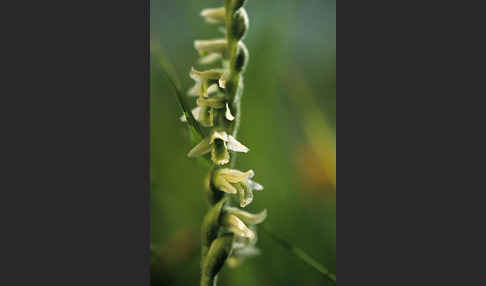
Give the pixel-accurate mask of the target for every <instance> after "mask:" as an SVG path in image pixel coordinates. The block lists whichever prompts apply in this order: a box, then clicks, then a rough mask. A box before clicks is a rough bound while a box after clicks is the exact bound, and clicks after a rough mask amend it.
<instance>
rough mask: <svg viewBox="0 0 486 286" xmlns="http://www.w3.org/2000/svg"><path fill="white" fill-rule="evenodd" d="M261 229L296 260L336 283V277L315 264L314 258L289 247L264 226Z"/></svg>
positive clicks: (291, 246)
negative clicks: (295, 257)
mask: <svg viewBox="0 0 486 286" xmlns="http://www.w3.org/2000/svg"><path fill="white" fill-rule="evenodd" d="M261 229H262V230H263V232H265V233H266V234H268V236H270V238H272V239H273V240H274V241H275V242H277V243H278V244H280V245H281V246H282V247H284V248H285V249H287V250H288V251H290V252H291V253H292V254H294V255H295V256H297V258H299V259H300V260H302V261H303V262H305V263H306V264H307V265H309V266H310V267H312V268H314V269H315V270H317V271H318V272H319V273H321V274H322V275H323V276H324V277H326V278H327V279H329V280H331V281H332V282H334V283H336V275H334V274H333V273H331V272H329V270H328V269H327V268H326V267H324V266H323V265H322V264H320V263H319V262H317V261H316V260H315V259H314V258H312V257H311V256H310V255H308V254H307V253H305V252H304V251H303V250H302V249H300V248H298V247H295V246H293V245H291V244H290V243H289V242H287V241H285V240H284V239H282V238H280V237H278V236H277V235H276V234H274V233H273V232H271V231H269V230H268V227H266V226H261Z"/></svg>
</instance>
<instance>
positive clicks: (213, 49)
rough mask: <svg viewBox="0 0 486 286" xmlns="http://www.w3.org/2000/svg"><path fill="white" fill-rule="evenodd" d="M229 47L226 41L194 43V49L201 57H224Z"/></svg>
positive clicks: (214, 40)
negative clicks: (216, 55) (217, 55)
mask: <svg viewBox="0 0 486 286" xmlns="http://www.w3.org/2000/svg"><path fill="white" fill-rule="evenodd" d="M227 47H228V41H227V40H226V39H211V40H196V41H194V48H195V49H196V50H197V51H198V52H199V55H201V56H204V55H207V54H212V53H215V54H220V55H223V54H224V53H225V51H226V49H227Z"/></svg>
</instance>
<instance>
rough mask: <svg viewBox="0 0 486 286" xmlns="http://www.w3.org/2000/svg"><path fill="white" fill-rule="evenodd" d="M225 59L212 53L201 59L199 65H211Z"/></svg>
mask: <svg viewBox="0 0 486 286" xmlns="http://www.w3.org/2000/svg"><path fill="white" fill-rule="evenodd" d="M221 59H223V56H222V55H221V54H217V53H211V54H208V55H206V56H204V57H202V58H200V59H199V63H200V64H202V65H210V64H213V63H215V62H217V61H219V60H221Z"/></svg>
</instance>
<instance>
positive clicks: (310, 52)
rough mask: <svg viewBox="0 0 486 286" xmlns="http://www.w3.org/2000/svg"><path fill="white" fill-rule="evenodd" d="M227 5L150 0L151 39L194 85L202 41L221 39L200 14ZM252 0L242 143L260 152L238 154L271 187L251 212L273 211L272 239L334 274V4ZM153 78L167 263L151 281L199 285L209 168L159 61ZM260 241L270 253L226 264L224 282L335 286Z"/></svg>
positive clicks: (156, 221) (185, 82) (156, 220)
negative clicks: (200, 160)
mask: <svg viewBox="0 0 486 286" xmlns="http://www.w3.org/2000/svg"><path fill="white" fill-rule="evenodd" d="M222 2H223V1H222V0H211V1H210V0H208V1H200V0H187V1H160V0H153V1H152V4H151V5H152V7H151V13H152V14H151V32H152V42H154V43H156V44H157V45H160V46H161V47H162V48H163V49H164V50H166V52H167V55H168V56H169V57H170V59H171V61H172V62H173V64H174V66H175V72H176V73H177V74H178V76H179V77H180V80H181V85H182V87H183V88H184V89H186V90H187V88H189V87H190V86H191V85H192V80H191V79H190V78H189V77H188V75H187V74H188V72H189V69H190V67H191V66H192V65H195V63H196V60H197V54H196V51H195V50H194V48H193V40H195V39H203V38H212V37H219V36H220V34H219V32H217V31H216V29H215V26H210V25H206V24H204V23H203V22H204V21H203V19H202V18H201V17H199V12H200V10H201V9H202V8H205V7H217V6H219V5H221V3H222ZM247 2H248V3H247V6H246V7H247V11H248V14H249V16H250V30H249V33H248V36H247V38H246V39H245V43H246V44H247V46H248V49H249V51H250V61H249V65H248V69H247V72H246V73H245V93H244V97H243V100H242V124H241V128H240V132H239V135H238V138H239V139H241V142H242V143H244V144H245V145H247V146H248V147H249V148H250V149H251V151H250V152H249V153H248V154H243V155H240V156H238V162H237V168H239V169H242V170H247V169H250V168H251V169H254V170H255V172H256V177H255V180H256V181H258V182H260V183H262V184H263V185H264V186H265V190H264V191H263V192H258V193H255V199H254V202H253V203H252V204H251V205H249V206H248V207H247V209H248V210H249V211H260V210H262V209H263V208H267V209H268V212H269V216H268V219H267V222H266V224H268V225H269V226H271V228H272V230H273V232H277V233H278V234H279V235H280V236H281V237H283V238H285V239H286V240H288V241H290V242H291V243H292V244H294V245H295V246H298V247H300V248H302V249H303V250H304V251H306V252H308V253H309V254H311V255H312V256H313V257H314V258H315V259H316V260H317V261H319V262H320V263H322V264H323V265H325V266H326V267H327V268H328V269H329V270H330V271H332V272H334V273H335V271H336V207H335V206H336V203H335V198H336V196H335V194H336V193H335V192H336V190H335V186H336V171H335V166H336V163H335V160H336V147H335V138H336V135H335V134H336V133H335V114H336V113H335V99H336V86H335V79H336V76H335V0H333V1H317V0H303V1H296V0H293V1H280V0H272V1H270V0H269V1H253V0H248V1H247ZM152 52H153V53H157V50H155V49H154V50H153V51H152ZM154 55H155V54H152V56H154ZM153 58H155V57H153ZM150 80H151V106H150V112H151V135H150V136H151V138H150V143H151V190H150V223H151V233H150V238H151V242H152V245H153V246H154V249H153V252H156V253H157V255H158V256H159V257H160V259H159V261H158V262H157V263H156V264H154V265H155V266H154V268H153V269H152V270H153V276H152V278H153V285H197V284H198V283H199V274H200V268H199V259H200V253H199V252H200V249H199V247H200V235H199V231H200V224H201V221H202V218H203V216H204V213H205V212H206V211H207V208H208V205H207V203H206V199H205V196H204V194H203V191H202V178H204V176H205V175H206V170H205V169H204V168H203V167H201V166H200V165H199V164H197V163H196V161H194V160H190V159H188V158H187V156H186V154H187V152H188V151H189V150H190V149H191V147H192V143H191V142H190V140H189V135H188V131H187V128H186V126H184V125H183V123H181V122H180V121H179V116H180V115H181V114H182V112H181V110H180V107H179V106H178V103H177V101H176V99H175V97H174V95H173V94H172V93H173V89H172V87H171V86H170V84H169V82H168V81H167V78H166V76H165V75H164V73H163V71H162V70H161V68H160V66H159V65H158V64H155V63H153V64H152V65H151V79H150ZM186 102H188V103H189V102H191V100H190V99H189V100H187V101H186ZM192 104H194V103H192ZM258 246H259V248H260V249H261V250H262V255H260V256H258V257H256V258H253V259H249V260H247V261H245V262H244V263H243V264H242V265H241V266H239V267H238V268H236V269H229V268H227V267H225V268H224V269H223V271H222V273H221V275H220V280H219V281H220V285H232V286H238V285H295V284H297V283H299V284H303V285H332V283H330V282H328V281H327V280H326V279H325V278H323V277H322V276H321V275H320V274H319V273H317V272H316V271H315V270H313V269H311V268H310V267H309V266H308V265H306V264H304V263H303V262H302V261H300V260H298V259H296V258H295V257H294V256H293V255H292V254H290V253H289V252H287V251H285V250H284V249H283V248H282V247H281V246H280V245H278V244H276V243H274V242H273V240H271V239H270V238H269V237H268V236H266V235H265V234H263V233H260V235H259V242H258Z"/></svg>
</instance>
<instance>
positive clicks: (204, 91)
mask: <svg viewBox="0 0 486 286" xmlns="http://www.w3.org/2000/svg"><path fill="white" fill-rule="evenodd" d="M223 74H224V70H222V69H211V70H208V71H203V72H201V71H197V70H196V69H194V68H191V72H190V73H189V76H190V77H191V78H192V79H193V80H194V81H195V82H196V83H195V84H194V86H193V87H192V88H191V89H189V91H188V94H189V95H192V96H201V95H202V96H204V97H208V96H209V94H210V93H214V92H216V91H217V90H218V86H217V85H216V84H217V83H218V82H219V80H220V78H221V77H222V76H223Z"/></svg>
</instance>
